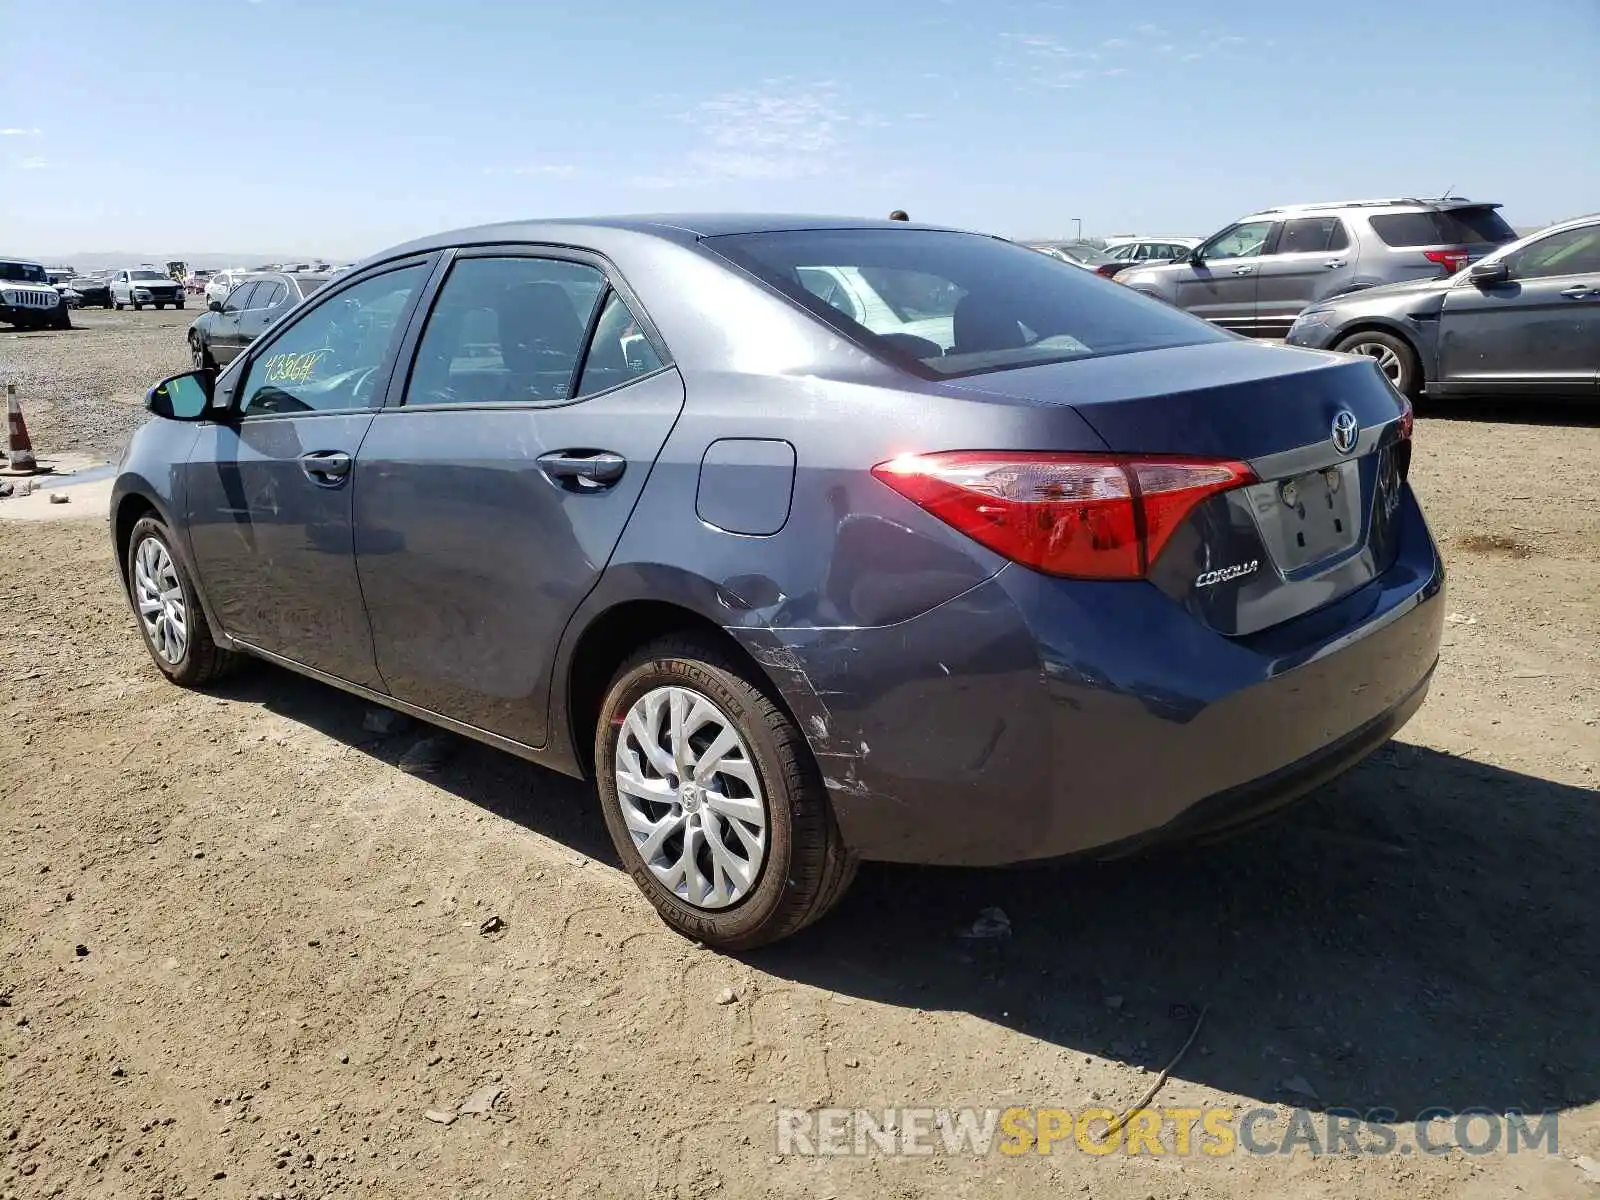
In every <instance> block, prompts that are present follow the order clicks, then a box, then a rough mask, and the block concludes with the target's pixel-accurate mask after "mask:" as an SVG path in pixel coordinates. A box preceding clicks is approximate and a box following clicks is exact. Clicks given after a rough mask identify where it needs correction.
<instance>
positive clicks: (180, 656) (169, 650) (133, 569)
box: [125, 517, 241, 688]
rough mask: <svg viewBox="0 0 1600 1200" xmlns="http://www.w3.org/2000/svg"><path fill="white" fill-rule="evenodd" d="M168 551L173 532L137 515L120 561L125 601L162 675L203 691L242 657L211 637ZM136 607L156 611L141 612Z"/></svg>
mask: <svg viewBox="0 0 1600 1200" xmlns="http://www.w3.org/2000/svg"><path fill="white" fill-rule="evenodd" d="M172 547H173V537H172V534H171V532H170V531H169V530H168V529H167V527H166V525H164V524H163V523H162V522H161V521H160V519H159V518H156V517H140V518H139V520H138V521H137V522H135V523H134V526H133V532H132V533H131V534H129V536H128V545H127V551H126V559H125V565H126V570H127V575H128V599H129V602H130V603H131V604H132V605H133V614H134V619H135V620H137V621H138V623H139V632H140V634H141V639H140V640H142V641H143V642H144V648H145V649H146V650H148V651H149V652H150V658H151V660H152V661H153V662H154V663H155V664H156V667H157V668H158V669H159V670H160V671H161V673H162V674H163V675H165V676H166V677H167V678H168V679H170V680H171V681H172V682H173V683H175V684H177V685H178V686H179V687H186V688H200V687H205V686H206V685H207V684H210V683H214V682H216V681H217V680H219V679H222V678H224V677H225V676H227V675H228V674H229V673H230V672H232V671H233V670H234V669H235V668H236V667H237V666H238V664H239V661H240V658H241V656H240V655H238V654H234V653H232V652H231V651H227V650H223V649H222V648H221V647H219V646H218V645H217V643H216V641H215V640H214V639H213V638H212V636H211V627H210V626H209V625H207V624H206V614H205V609H203V608H202V607H201V606H200V599H199V597H198V596H197V595H195V590H194V584H193V583H192V582H190V579H189V574H188V572H187V571H185V570H184V567H183V560H182V559H180V558H179V557H178V555H177V554H176V552H175V551H174V550H173V548H172ZM174 587H175V588H176V594H174ZM173 601H176V605H174V604H173V603H172V602H173ZM158 602H159V603H158ZM141 603H144V604H145V605H147V606H153V607H155V608H156V609H157V611H155V612H154V613H152V614H146V613H144V612H141ZM163 629H164V630H165V632H163ZM175 629H176V630H181V634H178V633H175V632H174V630H175Z"/></svg>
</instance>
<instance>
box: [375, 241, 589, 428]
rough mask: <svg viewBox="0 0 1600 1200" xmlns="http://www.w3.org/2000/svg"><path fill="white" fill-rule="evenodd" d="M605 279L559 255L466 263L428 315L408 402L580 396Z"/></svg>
mask: <svg viewBox="0 0 1600 1200" xmlns="http://www.w3.org/2000/svg"><path fill="white" fill-rule="evenodd" d="M604 288H605V276H604V275H602V274H601V273H600V272H599V271H598V270H596V269H595V268H594V267H591V266H588V265H586V264H584V263H575V262H566V261H562V260H558V259H551V258H464V259H461V260H459V261H458V262H457V263H456V264H455V266H453V267H452V268H451V269H450V277H449V278H448V279H446V280H445V283H444V287H443V289H441V291H440V292H439V299H438V301H437V303H435V304H434V306H433V312H432V313H430V314H429V316H428V325H427V328H426V329H424V330H423V333H422V342H421V344H420V345H419V346H418V347H417V358H416V365H415V367H414V368H413V370H412V375H411V384H410V386H409V387H408V388H407V390H406V403H407V404H408V405H418V404H527V403H536V402H540V401H551V400H567V399H570V398H571V396H572V395H573V376H574V375H575V374H576V372H577V369H578V362H579V356H580V355H581V353H582V351H583V344H584V338H585V336H586V335H587V333H588V330H589V322H590V319H591V318H592V316H593V315H594V308H595V305H596V303H598V301H599V299H600V295H601V293H602V292H603V290H604Z"/></svg>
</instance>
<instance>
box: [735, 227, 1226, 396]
mask: <svg viewBox="0 0 1600 1200" xmlns="http://www.w3.org/2000/svg"><path fill="white" fill-rule="evenodd" d="M705 245H706V246H707V247H709V248H710V249H712V250H714V251H715V252H716V253H718V254H720V255H722V256H723V257H724V258H727V259H728V260H729V261H731V262H733V263H735V264H737V265H738V266H740V267H743V268H744V269H745V270H746V271H749V272H750V273H751V274H752V275H755V276H756V277H757V278H759V279H761V280H763V281H764V282H766V283H768V284H770V285H771V286H772V287H774V288H776V289H777V290H778V291H780V292H782V293H783V294H784V295H786V296H788V297H789V298H790V299H791V300H794V301H795V302H796V303H798V304H800V305H802V306H803V307H805V308H806V309H808V310H809V311H810V312H812V313H813V314H815V315H816V316H818V317H820V318H821V319H822V320H824V321H826V322H827V323H828V324H830V325H832V326H834V327H835V328H836V329H839V330H840V331H841V332H843V333H845V334H846V335H848V336H849V337H851V338H852V339H854V340H855V341H857V342H858V343H860V344H862V345H864V346H865V347H867V348H868V349H869V350H872V351H874V352H875V353H877V354H879V355H881V356H883V357H885V358H888V359H890V360H892V361H895V362H899V363H901V364H902V365H905V366H908V367H911V368H912V369H914V370H917V371H918V372H919V373H920V374H924V375H931V376H939V377H948V376H955V375H974V374H978V373H981V372H985V371H1002V370H1007V369H1009V368H1013V367H1029V366H1036V365H1039V364H1042V363H1051V362H1067V361H1070V360H1072V359H1078V358H1098V357H1101V356H1103V355H1107V354H1126V353H1129V352H1132V351H1136V350H1159V349H1164V348H1167V347H1170V346H1191V345H1196V344H1199V343H1202V342H1220V341H1226V340H1227V339H1228V336H1229V335H1228V334H1226V333H1223V332H1221V331H1220V330H1217V329H1215V328H1213V327H1212V326H1210V325H1207V324H1206V323H1205V322H1203V321H1200V320H1198V319H1196V318H1194V317H1190V316H1188V315H1186V314H1184V313H1182V312H1179V311H1178V310H1177V309H1174V308H1169V307H1168V306H1166V305H1164V304H1162V303H1161V302H1160V301H1157V300H1151V299H1148V298H1146V297H1144V296H1141V295H1139V294H1138V293H1137V292H1133V291H1130V290H1129V289H1127V288H1124V287H1121V286H1119V285H1118V284H1115V283H1111V282H1109V281H1107V280H1104V279H1100V278H1098V277H1097V276H1095V275H1094V274H1092V273H1091V272H1089V271H1085V270H1083V269H1082V268H1081V267H1074V266H1071V265H1069V264H1067V263H1064V262H1062V261H1060V260H1059V259H1055V258H1052V257H1050V256H1049V255H1045V254H1039V253H1038V252H1036V251H1034V250H1030V249H1027V248H1026V247H1023V246H1018V245H1016V244H1015V243H1012V242H1005V241H1000V240H999V239H997V238H990V237H984V236H981V235H979V234H969V233H941V232H938V231H935V230H921V229H906V230H888V229H824V230H795V231H789V232H782V233H755V234H733V235H727V236H722V237H710V238H706V239H705Z"/></svg>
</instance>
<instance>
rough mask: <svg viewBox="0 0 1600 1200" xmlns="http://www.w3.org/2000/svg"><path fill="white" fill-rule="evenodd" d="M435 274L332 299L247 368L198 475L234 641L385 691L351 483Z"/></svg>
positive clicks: (203, 435)
mask: <svg viewBox="0 0 1600 1200" xmlns="http://www.w3.org/2000/svg"><path fill="white" fill-rule="evenodd" d="M427 271H428V264H426V263H415V264H412V265H408V266H403V267H399V268H397V269H394V270H391V271H387V272H385V273H383V274H379V275H375V276H369V277H368V278H366V279H364V280H362V281H360V282H358V283H355V284H354V285H353V286H351V287H348V288H342V289H340V290H339V292H338V293H336V294H334V295H330V296H328V297H327V298H326V299H324V300H322V301H321V302H319V303H318V304H316V305H315V306H313V307H310V308H308V309H307V310H306V311H305V312H304V313H303V314H301V315H300V316H299V317H298V319H297V320H295V322H294V323H293V324H292V325H288V326H286V327H285V328H284V329H283V330H282V331H281V332H279V333H277V334H276V335H275V336H274V337H273V338H271V339H270V341H266V342H264V343H263V345H262V346H261V349H260V352H259V353H257V354H255V355H253V356H252V357H251V359H250V360H249V361H248V362H247V363H245V364H244V368H243V370H242V372H240V375H239V378H238V379H237V381H236V382H234V384H233V388H232V392H231V399H232V411H231V412H230V413H229V415H228V417H227V418H226V419H224V420H219V421H216V422H213V423H209V424H206V425H203V426H201V431H200V436H199V438H198V439H197V441H196V444H195V448H194V451H193V453H192V455H191V458H190V461H189V464H188V466H187V468H186V478H185V484H186V487H185V493H184V494H185V497H186V506H187V509H188V526H189V539H190V545H191V548H192V550H193V554H194V560H195V565H196V567H197V568H198V570H199V573H200V579H201V584H202V586H203V587H204V589H205V593H206V596H207V598H208V599H209V600H210V601H211V604H212V608H213V610H214V612H215V614H216V616H217V618H218V620H219V621H220V622H221V624H222V628H223V631H224V632H225V633H227V634H228V635H229V636H231V637H234V638H237V639H238V640H240V641H242V642H246V643H248V644H249V645H251V646H254V647H256V648H258V649H261V650H267V651H270V652H271V653H273V654H277V655H281V656H282V657H284V658H287V659H291V660H292V661H294V662H297V663H300V664H303V665H305V666H308V667H313V668H315V669H317V670H319V671H323V672H326V673H327V674H329V675H333V676H336V677H338V678H340V679H346V680H349V681H350V682H352V683H359V684H363V685H365V686H367V687H372V688H381V687H382V680H381V678H380V677H379V675H378V673H377V670H376V669H375V667H374V665H373V661H372V635H371V631H370V630H369V628H368V626H367V617H366V612H365V609H364V607H363V604H362V598H361V588H360V586H359V584H358V582H357V579H356V565H355V545H354V539H353V535H352V532H351V529H352V527H351V482H352V480H351V476H352V468H353V466H354V463H355V456H356V452H357V450H359V449H360V447H361V441H362V439H363V438H364V437H365V436H366V433H367V430H368V428H369V427H370V426H371V424H372V415H373V410H374V406H375V405H376V404H377V403H378V402H380V401H381V398H382V395H383V388H384V386H385V384H386V382H387V377H388V370H389V367H390V364H391V361H392V349H393V342H394V341H395V340H396V336H397V333H398V331H399V330H400V329H402V328H403V322H402V320H401V318H402V317H403V316H404V315H405V313H406V312H407V311H409V308H410V305H411V304H412V303H413V302H414V300H415V297H416V296H417V294H418V293H419V292H420V290H421V287H422V284H423V282H424V281H425V279H426V277H427Z"/></svg>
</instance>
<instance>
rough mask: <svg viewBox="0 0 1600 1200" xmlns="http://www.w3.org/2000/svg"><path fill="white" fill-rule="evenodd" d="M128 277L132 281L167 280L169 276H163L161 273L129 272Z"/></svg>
mask: <svg viewBox="0 0 1600 1200" xmlns="http://www.w3.org/2000/svg"><path fill="white" fill-rule="evenodd" d="M128 277H129V278H130V279H166V278H167V276H165V275H163V274H162V273H161V272H160V271H129V272H128Z"/></svg>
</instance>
